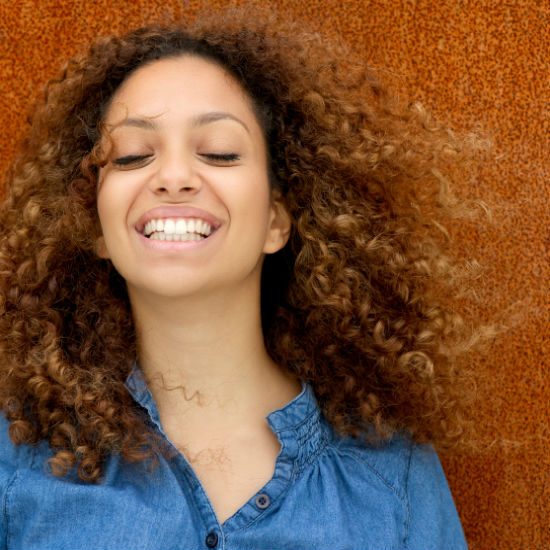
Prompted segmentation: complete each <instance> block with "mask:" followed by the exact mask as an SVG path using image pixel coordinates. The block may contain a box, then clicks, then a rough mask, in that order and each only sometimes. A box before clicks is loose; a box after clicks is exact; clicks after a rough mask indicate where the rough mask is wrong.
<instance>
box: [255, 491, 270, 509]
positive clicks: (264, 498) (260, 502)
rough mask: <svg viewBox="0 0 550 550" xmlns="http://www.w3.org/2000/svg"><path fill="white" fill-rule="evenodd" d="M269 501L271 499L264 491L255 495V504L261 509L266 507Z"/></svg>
mask: <svg viewBox="0 0 550 550" xmlns="http://www.w3.org/2000/svg"><path fill="white" fill-rule="evenodd" d="M270 502H271V500H270V499H269V496H268V495H266V494H265V493H261V494H259V495H258V496H257V497H256V506H257V507H258V508H261V509H262V510H264V509H265V508H267V507H268V506H269V504H270Z"/></svg>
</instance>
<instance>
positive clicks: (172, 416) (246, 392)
mask: <svg viewBox="0 0 550 550" xmlns="http://www.w3.org/2000/svg"><path fill="white" fill-rule="evenodd" d="M254 290H255V292H253V293H252V296H251V295H250V294H251V292H250V287H248V288H244V289H242V290H241V291H239V290H238V289H237V290H235V291H234V292H231V293H230V294H227V293H226V294H224V295H223V296H219V295H216V294H215V293H212V292H211V293H209V295H208V296H206V297H205V296H202V297H198V296H194V297H186V298H185V299H184V300H183V299H182V300H174V299H173V298H164V299H159V297H158V296H155V297H154V299H153V297H152V296H147V295H146V294H144V293H141V292H140V293H137V292H135V291H132V289H130V288H129V294H130V300H131V302H132V311H133V315H134V319H135V323H136V329H137V337H138V358H139V364H140V367H141V369H142V371H143V373H144V375H145V378H146V380H147V381H148V385H149V388H150V390H151V392H152V394H153V397H154V399H155V402H156V404H157V407H158V409H159V414H160V416H161V420H162V421H163V424H165V423H167V424H172V425H174V426H175V425H177V427H178V429H183V430H186V431H187V432H189V430H195V431H197V430H200V429H201V427H204V426H208V427H209V429H210V430H212V429H216V428H215V427H218V429H219V431H220V432H222V431H225V430H228V429H232V430H234V429H235V428H236V427H238V426H243V425H245V424H247V425H250V424H251V423H258V422H263V421H264V418H265V416H267V414H269V412H271V411H272V410H274V409H277V408H279V407H281V406H283V405H285V404H286V403H288V401H290V400H291V399H292V398H293V397H294V396H296V395H297V393H299V391H300V389H301V385H300V383H299V381H298V380H297V379H296V378H295V377H293V376H291V375H290V374H288V373H286V372H284V371H283V370H282V369H281V368H280V367H279V366H278V365H276V364H275V363H274V362H273V361H272V359H271V358H270V357H269V355H268V353H267V351H266V349H265V344H264V339H263V334H262V328H261V316H260V299H259V296H260V293H259V288H257V289H254ZM213 427H214V428H213Z"/></svg>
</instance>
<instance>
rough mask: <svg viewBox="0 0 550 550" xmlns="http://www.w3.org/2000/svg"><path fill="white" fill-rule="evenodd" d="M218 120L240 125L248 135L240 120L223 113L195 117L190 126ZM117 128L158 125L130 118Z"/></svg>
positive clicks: (153, 128) (145, 120)
mask: <svg viewBox="0 0 550 550" xmlns="http://www.w3.org/2000/svg"><path fill="white" fill-rule="evenodd" d="M218 120H233V121H235V122H237V123H238V124H240V125H241V126H242V127H243V128H244V129H245V130H246V131H247V132H248V133H249V134H250V130H249V128H248V126H247V125H246V124H245V123H244V122H243V121H242V120H241V119H240V118H237V117H236V116H235V115H232V114H230V113H225V112H223V111H212V112H210V113H203V114H200V115H196V116H194V117H193V118H192V119H191V124H192V126H195V127H198V126H205V125H206V124H211V123H212V122H217V121H218ZM119 126H132V127H134V128H142V129H143V130H157V129H158V124H157V123H156V122H155V121H154V120H152V119H150V118H135V117H130V118H127V119H125V120H123V121H122V122H121V123H120V124H119Z"/></svg>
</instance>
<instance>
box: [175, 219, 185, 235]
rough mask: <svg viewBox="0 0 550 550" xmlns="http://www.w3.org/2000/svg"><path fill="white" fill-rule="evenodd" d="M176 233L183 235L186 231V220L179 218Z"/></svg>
mask: <svg viewBox="0 0 550 550" xmlns="http://www.w3.org/2000/svg"><path fill="white" fill-rule="evenodd" d="M176 233H177V234H178V235H183V234H184V233H186V227H185V220H178V221H177V222H176Z"/></svg>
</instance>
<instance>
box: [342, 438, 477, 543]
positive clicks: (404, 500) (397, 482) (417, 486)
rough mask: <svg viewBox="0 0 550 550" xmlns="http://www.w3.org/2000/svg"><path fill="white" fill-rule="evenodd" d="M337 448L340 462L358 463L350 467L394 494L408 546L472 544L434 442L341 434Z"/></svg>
mask: <svg viewBox="0 0 550 550" xmlns="http://www.w3.org/2000/svg"><path fill="white" fill-rule="evenodd" d="M331 446H332V448H333V451H334V453H336V454H337V455H338V457H339V459H340V460H346V461H349V460H350V459H351V460H352V461H353V468H349V467H348V468H345V471H349V472H350V473H349V475H351V476H362V477H363V478H365V479H367V478H369V479H373V478H374V479H376V480H377V481H378V483H379V484H382V485H384V486H385V487H386V489H387V491H390V492H391V493H392V494H393V495H394V498H393V499H392V501H393V502H394V503H395V506H396V507H398V508H399V516H400V517H402V520H403V541H404V544H405V548H406V549H407V550H416V549H418V550H420V549H421V550H432V549H433V550H438V549H440V548H452V549H453V550H455V549H456V550H463V549H465V548H467V545H466V541H465V539H464V533H463V531H462V526H461V523H460V519H459V516H458V514H457V511H456V507H455V503H454V500H453V497H452V494H451V491H450V488H449V485H448V482H447V478H446V476H445V473H444V471H443V468H442V465H441V462H440V460H439V457H438V455H437V453H436V451H435V450H434V448H433V447H432V446H431V445H419V444H416V443H414V442H413V441H412V440H411V439H410V438H408V437H406V436H403V435H395V436H394V437H393V438H392V439H391V440H390V441H387V442H385V443H382V444H379V445H369V444H367V443H365V442H363V441H361V440H359V439H352V438H339V437H335V438H334V439H333V441H332V445H331ZM396 512H397V510H396Z"/></svg>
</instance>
